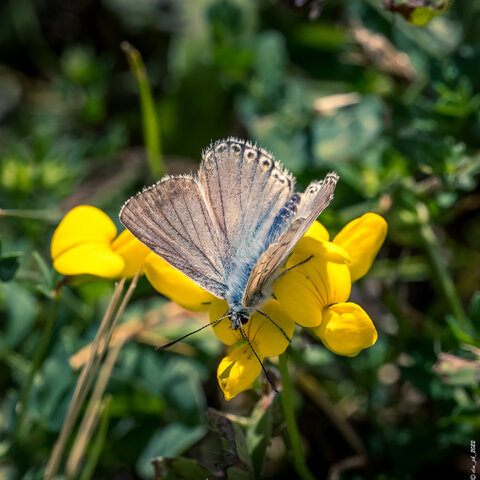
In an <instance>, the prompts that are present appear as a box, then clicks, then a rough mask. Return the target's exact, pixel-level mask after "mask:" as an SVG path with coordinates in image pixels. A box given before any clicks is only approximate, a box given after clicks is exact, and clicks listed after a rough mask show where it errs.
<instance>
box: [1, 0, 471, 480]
mask: <svg viewBox="0 0 480 480" xmlns="http://www.w3.org/2000/svg"><path fill="white" fill-rule="evenodd" d="M300 3H302V2H293V1H283V2H280V1H275V2H272V1H261V2H257V1H254V0H248V1H242V0H184V1H181V2H178V1H174V0H172V1H163V2H157V1H153V0H144V1H142V2H135V3H132V2H127V1H124V0H106V1H104V2H101V6H99V7H98V8H97V7H95V8H92V6H91V5H90V3H89V2H73V3H72V2H66V3H65V2H64V3H62V2H26V1H22V2H6V3H5V4H2V5H0V39H1V42H0V44H1V46H0V51H1V53H2V66H1V68H0V120H2V123H0V231H1V250H0V318H1V322H0V387H1V388H0V391H1V392H2V395H1V397H0V418H1V419H2V421H1V422H0V457H1V464H0V471H1V474H0V476H2V475H5V477H6V478H8V479H9V480H13V479H17V478H18V479H33V478H41V477H42V475H43V471H44V469H45V466H46V463H47V461H48V458H49V456H50V454H51V451H52V449H53V446H54V443H55V441H56V439H57V436H58V433H59V431H60V429H61V427H62V424H63V422H64V419H65V413H66V411H67V408H68V405H69V402H70V400H71V396H72V393H73V391H74V388H75V385H76V382H77V380H78V378H79V375H80V373H79V369H78V366H75V363H74V360H75V359H77V360H78V358H79V357H77V355H79V353H78V352H80V353H81V349H82V348H84V347H86V346H88V345H89V344H90V342H91V341H92V339H93V338H94V337H95V334H96V332H97V330H98V326H99V324H100V321H101V318H102V316H103V314H104V312H105V310H106V308H107V305H108V302H109V299H110V297H111V294H112V291H113V282H111V281H108V280H101V279H92V278H86V277H85V278H84V277H82V278H75V279H72V278H69V279H66V278H63V277H61V276H60V275H59V274H58V273H56V272H55V271H54V270H53V267H52V266H51V261H50V251H49V246H50V240H51V237H52V233H53V230H54V228H55V226H56V225H57V224H58V222H59V221H60V219H61V218H62V217H63V215H64V214H65V213H66V212H67V211H68V210H69V209H70V208H72V207H73V206H75V205H79V204H90V205H96V206H98V207H100V208H102V209H103V210H104V211H105V212H107V213H108V214H109V215H110V217H111V218H112V219H113V220H114V221H115V222H116V224H117V226H118V227H119V230H120V227H121V226H120V224H119V223H118V221H117V220H116V219H117V216H118V211H119V208H120V206H121V205H122V204H123V202H124V201H125V200H126V199H127V198H128V197H129V196H130V195H132V194H134V193H135V192H137V191H139V190H140V189H141V188H142V187H143V186H144V185H145V184H147V183H149V182H151V170H155V168H157V170H158V171H159V170H161V168H163V166H161V165H160V164H159V163H157V167H153V168H151V167H149V163H148V159H147V157H148V155H147V152H146V150H145V147H143V146H142V145H143V143H144V138H147V139H149V145H147V146H146V148H147V150H149V149H150V156H151V155H152V148H153V157H154V163H155V161H156V160H155V158H156V159H157V160H158V159H159V158H160V159H163V160H164V163H165V168H166V170H167V171H168V172H169V173H187V172H190V171H194V170H195V169H196V164H197V163H198V161H199V159H200V153H201V150H202V148H205V147H206V146H207V145H208V144H209V142H210V141H211V140H215V139H217V138H221V137H223V136H227V135H237V136H240V137H245V138H251V139H252V140H254V141H257V142H258V143H259V144H261V145H262V146H264V147H265V148H267V149H269V150H270V151H271V152H272V153H273V154H274V155H275V156H276V158H277V159H279V160H280V161H282V162H283V163H284V164H285V166H286V167H288V168H289V169H290V170H292V171H293V172H294V173H295V175H296V176H297V178H298V181H299V183H300V184H301V186H304V185H306V184H308V182H310V181H311V180H312V179H314V178H320V177H322V176H323V175H324V174H325V173H326V172H327V171H328V170H332V169H335V170H336V171H338V172H339V174H340V179H341V180H340V182H339V185H338V188H337V191H336V194H335V200H334V201H333V203H332V205H331V206H330V207H329V208H328V209H327V211H325V212H324V213H323V214H322V217H321V220H322V222H323V223H324V225H325V226H326V227H327V228H328V229H329V231H330V233H331V236H332V237H333V236H334V235H335V233H336V232H338V230H339V229H340V228H341V227H342V226H343V225H345V223H346V222H348V221H350V220H351V219H353V218H355V217H357V216H359V215H361V214H363V213H365V212H368V211H375V212H378V213H379V214H381V215H383V216H384V217H385V218H386V220H387V222H388V225H389V233H388V237H387V240H386V243H385V245H384V247H383V248H382V250H381V252H380V254H379V257H378V259H377V260H376V262H375V263H374V266H373V268H372V270H371V271H370V272H369V273H368V274H367V276H366V277H365V278H363V279H361V280H360V281H359V282H358V283H356V284H355V285H354V287H353V292H352V298H354V299H355V301H357V300H358V303H359V304H361V305H362V306H363V307H364V309H365V310H366V311H367V312H368V313H369V315H370V316H371V318H372V320H373V322H374V323H375V325H376V327H377V329H378V332H379V339H378V341H377V343H376V345H374V346H373V347H371V348H369V349H368V350H366V351H363V352H362V353H360V354H359V355H358V356H357V357H355V358H346V357H339V356H336V355H334V354H332V353H331V352H330V351H328V350H326V349H325V348H324V347H323V346H322V345H321V344H320V343H319V341H318V340H316V339H314V338H313V337H311V336H309V335H308V333H307V332H304V331H303V332H301V331H298V332H296V335H295V337H294V341H293V343H292V345H291V346H290V347H289V358H290V359H291V362H290V367H291V371H292V383H293V385H292V388H293V390H294V391H293V392H292V399H291V400H292V408H294V409H295V412H296V416H297V420H298V426H299V430H300V435H301V443H302V445H303V446H304V450H305V452H306V458H307V464H308V468H309V469H310V470H311V471H312V472H313V473H314V475H315V476H316V477H317V478H326V477H327V475H328V474H329V472H330V474H331V475H332V476H333V475H334V474H336V473H338V472H339V475H340V478H342V479H353V478H355V479H360V478H362V479H363V478H375V479H383V478H392V479H395V478H433V477H437V478H447V477H448V478H463V477H465V475H466V473H465V471H466V468H467V467H465V465H467V464H468V462H469V455H470V451H469V448H470V441H471V440H474V439H475V435H477V436H478V431H479V429H480V420H479V419H480V410H479V398H480V397H479V395H480V389H479V378H480V377H479V375H480V373H479V358H480V357H479V348H480V293H479V291H478V285H479V272H480V254H479V251H480V240H479V239H480V222H479V213H478V212H479V205H480V202H479V181H478V179H479V175H480V142H479V135H480V114H479V108H480V90H479V85H480V69H479V68H478V65H479V61H480V39H479V36H478V31H479V29H480V5H479V4H478V2H461V1H457V2H453V3H452V4H451V5H450V6H449V7H448V8H446V7H447V4H450V3H451V2H443V1H440V0H439V1H435V2H423V3H422V2H411V1H403V0H402V1H400V0H395V1H393V0H392V1H390V2H383V3H384V4H389V7H388V5H387V7H388V8H387V9H384V8H383V7H382V5H381V2H377V1H370V0H369V1H363V0H352V1H337V2H334V1H328V2H320V3H323V10H322V12H321V15H320V17H319V18H318V19H316V20H311V19H309V15H308V12H309V6H311V5H312V4H313V3H315V2H303V3H306V5H305V6H304V7H303V8H300V7H298V4H300ZM421 3H422V5H420V4H421ZM399 14H400V15H403V16H404V17H405V18H406V19H407V20H408V21H407V22H405V21H404V20H403V19H402V18H399V16H398V15H399ZM420 25H423V26H420ZM125 40H128V41H130V42H132V44H133V45H135V47H136V48H138V52H140V53H141V55H142V58H143V62H144V64H145V65H144V66H145V70H146V72H147V73H148V80H149V84H147V83H145V78H143V81H144V83H143V84H142V85H141V89H142V88H143V99H144V113H145V109H146V110H147V113H146V116H145V117H144V118H145V121H144V122H143V123H142V116H141V112H142V110H141V106H140V98H139V91H138V82H137V79H136V78H135V77H134V76H133V75H132V74H131V72H130V70H129V65H128V62H127V60H126V59H125V56H124V54H123V52H122V51H121V49H120V43H121V42H122V41H125ZM137 66H138V65H137ZM137 71H138V70H137ZM142 72H143V73H145V72H144V71H143V70H142ZM146 86H148V92H151V96H149V93H148V92H147V93H145V92H146V90H145V88H146ZM145 99H147V100H145ZM152 99H153V101H152ZM145 101H146V102H147V104H148V106H147V107H145ZM147 117H148V119H150V120H149V121H150V123H149V125H150V127H145V126H144V124H145V125H146V124H147V123H148V122H147ZM152 118H155V121H154V122H153V123H152V121H151V119H152ZM156 121H158V124H156V123H155V122H156ZM145 128H147V129H148V128H150V130H149V131H148V132H146V130H145ZM159 130H160V135H159V137H158V138H157V141H158V143H155V142H153V144H152V135H153V136H154V134H155V132H157V131H159ZM152 132H153V133H152ZM152 145H153V147H152ZM160 146H161V150H162V151H160ZM150 160H151V158H150ZM151 165H152V164H151ZM158 165H160V166H158ZM157 173H158V172H157ZM157 173H155V172H154V175H155V174H157ZM170 307H171V305H170V304H169V303H168V302H167V301H165V299H161V298H159V295H158V294H157V293H156V292H155V291H154V290H153V289H152V287H151V286H150V285H149V284H148V282H147V281H146V280H144V279H142V278H141V279H140V281H139V285H138V287H137V289H136V291H135V293H134V295H133V298H132V299H131V301H130V304H129V306H128V307H127V309H126V311H125V314H124V316H123V317H122V319H121V324H120V328H124V329H125V330H122V331H123V332H125V331H127V329H128V328H131V327H132V325H133V323H135V322H138V323H139V324H141V325H143V327H142V328H143V330H142V329H140V330H141V333H135V334H132V335H131V336H127V337H126V339H125V344H124V345H123V346H122V348H121V350H120V353H119V356H118V359H117V361H116V362H115V366H114V368H113V370H112V372H111V375H110V377H109V381H108V383H107V385H106V392H105V394H104V395H103V397H102V399H101V402H100V406H99V407H98V408H99V413H98V418H97V426H96V428H94V430H93V434H92V437H91V441H90V442H89V443H88V444H87V446H86V450H85V456H84V458H83V460H82V462H81V469H80V471H81V473H80V478H81V479H82V480H87V479H89V478H114V477H119V476H122V478H123V477H125V478H152V476H153V475H156V477H157V478H171V479H177V478H178V479H197V478H198V479H201V478H230V479H244V478H258V479H259V478H275V479H286V478H295V475H296V473H295V471H294V469H293V459H292V450H291V443H290V442H289V439H288V438H287V434H286V427H285V422H284V418H283V415H282V410H281V406H280V402H279V399H280V398H279V397H277V398H276V399H274V400H272V398H271V397H269V396H265V395H263V396H262V395H261V387H260V383H261V382H257V383H256V385H255V386H254V388H253V389H252V390H251V391H249V392H246V393H244V394H241V395H240V396H238V397H237V398H235V399H234V400H232V401H231V402H228V403H227V402H225V401H224V400H223V399H222V398H221V395H220V393H219V388H218V385H217V382H216V367H217V365H218V361H219V358H220V355H221V354H222V352H221V348H222V347H221V345H220V343H219V342H218V341H217V339H216V337H215V336H214V335H213V333H212V332H209V331H208V330H205V331H203V332H202V333H200V334H198V335H196V336H193V337H192V338H191V339H189V340H188V344H187V345H177V347H176V348H178V350H174V351H155V350H153V347H152V345H156V344H161V343H164V342H165V341H170V340H174V339H175V338H178V337H180V336H182V335H184V334H186V333H188V332H190V331H192V330H195V329H196V328H198V327H199V325H201V324H203V323H204V322H205V317H204V316H202V315H203V314H200V315H199V316H197V315H196V314H195V315H193V314H187V313H185V312H180V313H179V310H173V309H172V308H170ZM172 312H173V313H172ZM149 322H152V324H150V323H149ZM199 322H200V323H199ZM151 325H154V326H151ZM102 360H103V359H102ZM102 364H103V363H102ZM269 368H271V367H269ZM272 371H273V372H274V371H275V369H274V368H272ZM86 410H87V403H85V405H83V408H82V410H81V415H83V414H84V413H85V412H86ZM78 430H79V425H78V424H76V426H75V429H74V435H72V436H71V437H70V438H69V439H68V442H67V448H66V455H65V458H64V459H66V458H67V457H68V455H69V454H70V453H71V452H72V450H73V448H74V439H75V435H76V434H77V433H79V432H78ZM152 461H153V464H152ZM62 468H63V464H62ZM332 472H333V473H332Z"/></svg>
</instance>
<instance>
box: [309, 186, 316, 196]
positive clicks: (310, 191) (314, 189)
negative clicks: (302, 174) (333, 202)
mask: <svg viewBox="0 0 480 480" xmlns="http://www.w3.org/2000/svg"><path fill="white" fill-rule="evenodd" d="M316 191H317V189H316V188H315V187H312V188H310V189H309V190H308V193H309V194H310V195H313V194H314V193H315V192H316Z"/></svg>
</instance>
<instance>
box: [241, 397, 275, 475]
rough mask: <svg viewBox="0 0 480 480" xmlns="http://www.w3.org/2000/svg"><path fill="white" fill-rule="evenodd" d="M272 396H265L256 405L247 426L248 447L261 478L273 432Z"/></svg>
mask: <svg viewBox="0 0 480 480" xmlns="http://www.w3.org/2000/svg"><path fill="white" fill-rule="evenodd" d="M271 404H272V401H271V398H270V397H264V398H262V399H260V401H259V402H258V403H257V405H256V406H255V408H254V410H253V412H252V414H251V416H250V422H249V424H248V426H247V436H246V440H247V448H248V452H249V454H250V457H251V459H252V464H253V471H254V474H255V478H260V473H261V471H262V465H263V462H264V458H265V453H266V451H267V447H268V444H269V443H270V436H271V432H272V408H271Z"/></svg>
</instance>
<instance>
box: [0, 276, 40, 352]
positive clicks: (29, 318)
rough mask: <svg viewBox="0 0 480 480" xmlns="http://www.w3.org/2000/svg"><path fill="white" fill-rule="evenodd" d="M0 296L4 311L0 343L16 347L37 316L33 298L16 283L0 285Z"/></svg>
mask: <svg viewBox="0 0 480 480" xmlns="http://www.w3.org/2000/svg"><path fill="white" fill-rule="evenodd" d="M0 296H1V297H2V298H3V304H4V306H5V311H6V325H5V330H4V333H3V334H2V337H3V338H2V341H3V342H5V343H6V344H7V345H9V346H10V347H16V346H17V345H18V344H19V343H20V342H21V341H22V340H23V339H24V338H25V337H26V335H27V334H28V333H29V332H30V330H31V328H32V325H33V322H34V320H35V317H36V315H37V302H36V300H35V297H34V296H33V295H32V294H31V293H30V292H29V291H28V290H27V289H26V288H24V287H23V286H22V285H19V284H18V283H16V282H12V283H8V284H7V283H5V284H0Z"/></svg>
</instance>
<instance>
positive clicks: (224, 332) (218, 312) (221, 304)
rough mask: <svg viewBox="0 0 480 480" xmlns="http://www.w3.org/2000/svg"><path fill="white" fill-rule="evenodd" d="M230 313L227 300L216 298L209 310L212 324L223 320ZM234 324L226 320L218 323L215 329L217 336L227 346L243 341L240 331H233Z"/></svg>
mask: <svg viewBox="0 0 480 480" xmlns="http://www.w3.org/2000/svg"><path fill="white" fill-rule="evenodd" d="M227 312H228V303H227V302H226V301H225V300H220V299H219V298H214V299H213V300H212V303H211V304H210V308H209V310H208V314H209V318H210V323H213V322H215V321H216V320H218V319H219V318H222V317H223V316H224V315H225V314H226V313H227ZM231 326H232V323H231V322H230V319H229V318H225V319H223V320H222V321H220V322H219V323H217V324H216V325H215V326H214V327H212V328H213V331H214V333H215V335H216V336H217V337H218V339H219V340H220V341H221V342H222V343H224V344H225V345H233V344H234V343H235V342H238V341H239V340H242V334H241V333H240V331H239V330H232V328H231Z"/></svg>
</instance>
